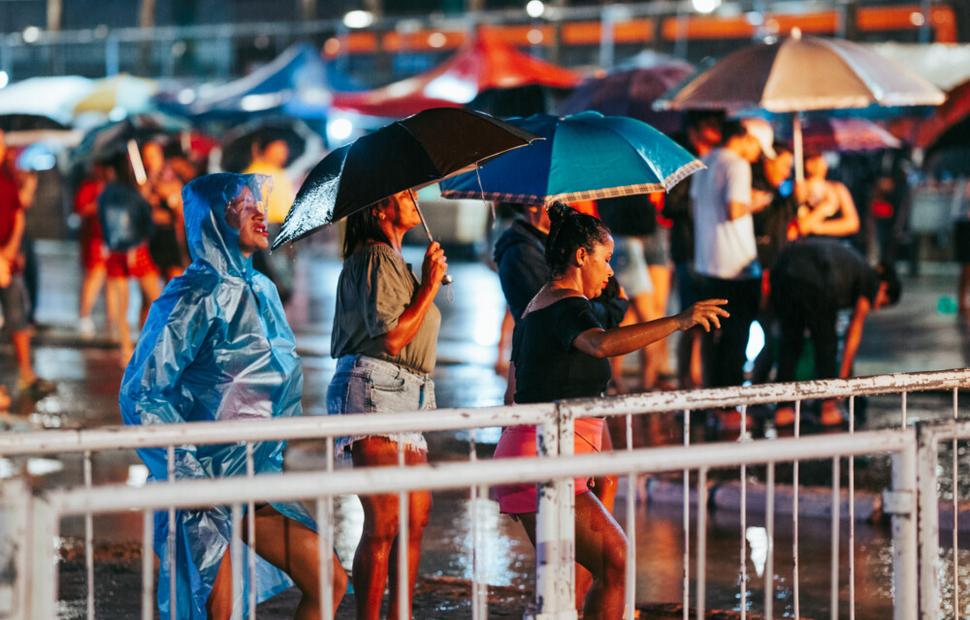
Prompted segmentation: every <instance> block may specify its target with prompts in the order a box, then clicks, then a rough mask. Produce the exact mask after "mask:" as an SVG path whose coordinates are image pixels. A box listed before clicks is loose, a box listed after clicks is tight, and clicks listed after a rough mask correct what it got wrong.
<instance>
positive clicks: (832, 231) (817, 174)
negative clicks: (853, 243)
mask: <svg viewBox="0 0 970 620" xmlns="http://www.w3.org/2000/svg"><path fill="white" fill-rule="evenodd" d="M828 171H829V168H828V164H827V163H826V161H825V157H824V156H823V155H822V154H821V153H809V154H808V155H806V156H805V181H804V183H802V184H801V185H800V186H797V187H796V188H795V193H796V196H797V197H798V202H799V205H800V206H799V208H798V232H799V234H800V235H801V236H803V237H808V236H818V237H849V236H852V235H854V234H856V233H857V232H859V213H858V211H856V208H855V202H853V200H852V195H851V194H850V193H849V190H848V188H846V186H845V185H843V184H842V183H840V182H838V181H831V180H829V179H827V178H826V176H827V175H828Z"/></svg>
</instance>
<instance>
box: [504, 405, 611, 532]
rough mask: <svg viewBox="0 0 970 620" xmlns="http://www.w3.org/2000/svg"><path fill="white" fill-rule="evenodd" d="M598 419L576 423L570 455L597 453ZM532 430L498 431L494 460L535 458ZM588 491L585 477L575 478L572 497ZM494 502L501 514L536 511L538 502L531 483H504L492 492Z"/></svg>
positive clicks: (600, 441) (600, 421)
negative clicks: (498, 437) (496, 503)
mask: <svg viewBox="0 0 970 620" xmlns="http://www.w3.org/2000/svg"><path fill="white" fill-rule="evenodd" d="M603 424H604V420H603V419H602V418H580V419H578V420H576V428H575V433H576V435H575V440H574V443H573V453H574V454H589V453H591V452H599V451H600V449H601V448H602V445H603ZM535 456H536V427H535V426H510V427H507V428H506V429H505V430H503V431H502V437H501V438H500V439H499V440H498V445H497V446H496V447H495V456H494V458H497V459H504V458H518V457H535ZM588 491H589V478H588V477H586V478H576V495H581V494H583V493H586V492H588ZM493 495H494V496H495V498H496V499H497V500H498V505H499V510H501V511H502V512H503V513H505V514H523V513H529V512H536V511H537V510H538V509H539V504H538V502H539V499H538V495H537V494H536V485H534V484H505V485H498V486H496V487H495V488H494V489H493Z"/></svg>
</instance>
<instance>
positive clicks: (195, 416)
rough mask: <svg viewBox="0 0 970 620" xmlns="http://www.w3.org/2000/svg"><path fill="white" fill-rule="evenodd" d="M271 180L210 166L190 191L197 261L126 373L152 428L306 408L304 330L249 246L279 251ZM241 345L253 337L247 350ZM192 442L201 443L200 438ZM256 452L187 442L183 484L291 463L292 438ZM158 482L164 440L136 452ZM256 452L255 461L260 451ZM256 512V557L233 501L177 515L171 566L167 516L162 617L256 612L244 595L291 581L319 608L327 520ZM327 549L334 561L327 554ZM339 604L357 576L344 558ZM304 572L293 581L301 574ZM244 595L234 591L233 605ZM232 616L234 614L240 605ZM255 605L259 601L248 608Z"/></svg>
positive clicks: (140, 419) (133, 407)
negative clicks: (267, 199)
mask: <svg viewBox="0 0 970 620" xmlns="http://www.w3.org/2000/svg"><path fill="white" fill-rule="evenodd" d="M265 181H266V179H265V178H263V177H258V176H254V175H239V174H228V173H222V174H212V175H208V176H204V177H200V178H198V179H196V180H195V181H193V182H191V183H189V184H188V185H187V186H186V188H185V215H186V234H187V237H188V241H189V248H190V251H191V253H192V264H191V265H190V266H189V268H188V269H186V271H185V273H184V274H183V275H182V276H181V277H178V278H175V279H174V280H172V281H171V282H169V283H168V286H166V287H165V292H164V293H163V295H162V296H161V297H160V298H159V299H158V301H157V302H156V303H155V304H153V305H152V308H151V312H150V313H149V318H148V321H147V322H146V323H145V329H144V333H143V335H142V337H141V338H140V339H139V341H138V349H137V351H136V352H135V355H134V357H132V360H131V363H130V364H129V365H128V368H127V369H126V370H125V374H124V377H123V378H122V382H121V390H120V393H119V398H118V400H119V406H120V408H121V415H122V418H123V420H124V423H125V424H127V425H142V426H152V425H158V424H184V423H194V422H226V421H232V420H269V419H275V418H284V417H293V416H298V415H301V414H302V407H301V404H300V403H301V397H302V392H303V370H302V368H301V366H300V359H299V357H298V356H297V354H296V342H295V341H294V337H293V332H292V330H291V329H290V326H289V325H288V324H287V321H286V315H285V314H284V312H283V306H282V304H281V303H280V300H279V296H278V295H277V294H276V290H275V289H274V288H273V285H272V283H271V282H269V281H268V280H267V279H266V278H265V277H264V276H262V275H261V274H259V273H257V272H256V271H255V270H254V269H253V266H252V261H251V258H250V257H251V256H252V254H253V252H255V251H256V250H258V249H264V250H265V249H266V248H267V247H269V238H268V237H267V230H266V222H265V207H264V205H263V204H262V203H261V200H260V198H261V196H262V194H263V185H264V183H265ZM240 343H244V344H243V345H242V346H241V345H240ZM188 441H190V439H189V440H188ZM252 448H253V449H252V451H251V455H250V454H248V452H249V451H248V450H247V447H246V446H245V445H244V444H242V443H232V444H225V445H198V446H196V445H192V444H191V443H189V444H183V445H179V446H177V447H176V448H175V461H174V477H175V479H176V480H200V479H202V480H204V479H209V478H220V477H231V476H245V475H246V472H247V469H248V466H247V463H251V464H252V468H253V470H254V471H255V472H256V474H278V473H280V472H282V471H283V462H284V452H285V449H286V443H285V442H282V441H260V442H257V443H255V444H252ZM138 453H139V456H140V457H141V458H142V460H143V461H144V462H145V464H146V465H147V466H148V468H149V470H150V472H151V477H152V480H155V481H164V480H167V479H168V478H169V473H168V462H167V459H166V455H165V450H164V449H162V448H146V449H141V450H139V451H138ZM250 456H251V458H250ZM243 519H244V523H245V522H248V521H249V520H250V519H251V520H252V523H251V525H252V526H253V528H254V531H255V534H256V537H255V540H254V541H248V540H247V538H248V534H247V531H248V528H247V527H246V525H244V526H243V528H242V532H241V537H242V539H243V541H244V542H245V543H247V546H246V550H245V555H243V556H242V557H238V558H237V557H231V555H230V549H231V544H232V543H231V541H232V536H233V531H232V528H233V523H232V514H231V510H230V507H229V506H224V505H223V506H213V507H211V508H207V509H204V510H178V511H176V513H175V523H174V525H175V537H176V538H175V540H176V545H177V546H178V552H177V555H176V567H172V566H171V565H170V564H169V562H168V553H167V549H166V546H167V544H168V532H169V527H170V523H169V519H168V514H167V513H166V512H158V513H156V515H155V551H156V553H157V554H158V556H159V559H160V561H161V574H160V575H159V579H158V583H162V584H167V583H168V579H169V575H171V573H172V570H173V568H177V570H176V573H175V577H176V600H175V601H173V600H170V599H169V588H168V587H160V588H158V606H159V612H160V615H161V617H163V618H166V617H168V615H169V611H170V610H171V611H174V615H173V617H177V618H181V619H186V620H203V619H207V618H211V619H213V620H228V619H229V618H230V617H240V618H241V617H246V616H247V615H248V614H247V610H246V609H245V608H246V606H247V605H246V603H247V601H248V597H247V596H246V592H248V591H249V590H250V589H255V591H256V592H255V595H256V600H257V602H261V601H263V600H265V599H267V598H269V597H271V596H274V595H275V594H277V593H279V592H281V591H283V590H284V589H286V588H288V587H290V586H292V585H293V582H295V584H296V586H297V587H298V588H299V589H300V591H301V594H302V598H301V599H300V603H299V606H298V607H297V609H296V613H295V615H294V617H295V618H298V619H301V620H310V619H318V618H319V617H320V574H319V571H320V564H319V562H320V556H319V555H318V544H319V543H318V539H317V533H316V524H315V523H314V521H313V519H312V518H311V517H310V515H309V514H308V512H307V510H306V509H305V508H304V507H303V506H302V505H301V504H300V503H299V502H259V501H257V502H256V503H255V506H254V511H253V513H251V514H246V515H244V516H243ZM253 551H255V553H256V556H257V557H256V580H255V583H253V582H251V581H250V578H249V571H248V570H246V569H243V570H242V573H243V575H244V576H243V580H244V581H243V592H233V579H232V574H233V570H232V569H233V564H234V563H237V564H236V566H237V567H238V566H240V565H242V566H245V564H246V561H247V560H246V557H247V555H248V554H249V553H252V552H253ZM328 559H329V558H324V559H323V561H327V560H328ZM331 561H332V563H333V575H334V583H333V596H334V605H335V607H336V605H339V603H340V601H341V599H342V598H343V594H344V590H345V589H346V582H347V577H346V574H345V572H344V570H343V568H342V566H341V565H340V562H339V560H338V559H337V557H336V554H333V555H332V560H331ZM290 579H292V582H291V581H290ZM234 595H235V601H234ZM233 612H236V614H238V615H236V614H234V613H233ZM248 612H249V614H254V613H255V610H248Z"/></svg>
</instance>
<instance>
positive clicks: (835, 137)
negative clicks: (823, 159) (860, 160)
mask: <svg viewBox="0 0 970 620" xmlns="http://www.w3.org/2000/svg"><path fill="white" fill-rule="evenodd" d="M802 141H803V143H804V146H805V150H806V151H808V152H810V153H811V152H816V153H817V152H820V151H838V152H840V153H845V152H859V151H879V150H882V149H898V148H899V147H900V146H902V142H900V140H899V138H897V137H896V136H894V135H892V134H891V133H889V131H888V130H887V129H885V128H883V127H881V126H880V125H877V124H876V123H874V122H872V121H870V120H867V119H864V118H812V119H809V120H808V121H807V122H806V123H805V127H804V128H803V131H802Z"/></svg>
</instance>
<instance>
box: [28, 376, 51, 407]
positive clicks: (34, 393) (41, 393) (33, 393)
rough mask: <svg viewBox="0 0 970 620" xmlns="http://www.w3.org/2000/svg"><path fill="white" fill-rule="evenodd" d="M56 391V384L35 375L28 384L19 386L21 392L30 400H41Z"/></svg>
mask: <svg viewBox="0 0 970 620" xmlns="http://www.w3.org/2000/svg"><path fill="white" fill-rule="evenodd" d="M56 391H57V384H56V383H54V382H53V381H49V380H47V379H42V378H40V377H37V378H36V379H34V380H33V381H32V382H31V383H30V385H26V386H21V388H20V392H21V394H26V395H27V397H28V398H30V399H31V400H34V401H37V400H41V399H42V398H44V397H46V396H50V395H51V394H53V393H54V392H56Z"/></svg>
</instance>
